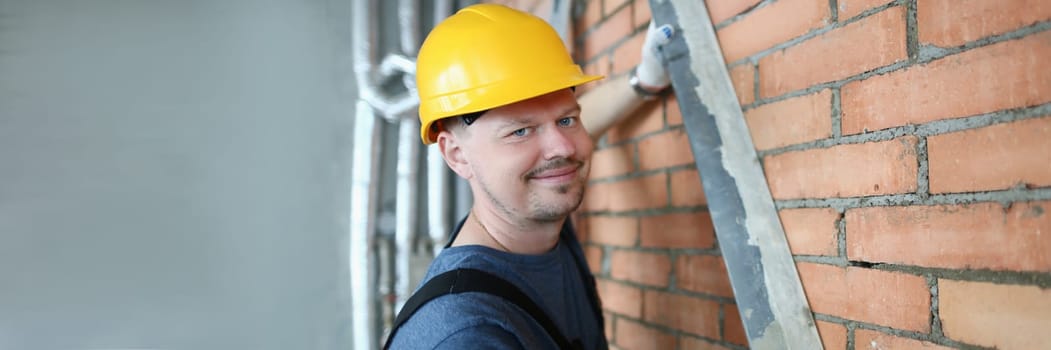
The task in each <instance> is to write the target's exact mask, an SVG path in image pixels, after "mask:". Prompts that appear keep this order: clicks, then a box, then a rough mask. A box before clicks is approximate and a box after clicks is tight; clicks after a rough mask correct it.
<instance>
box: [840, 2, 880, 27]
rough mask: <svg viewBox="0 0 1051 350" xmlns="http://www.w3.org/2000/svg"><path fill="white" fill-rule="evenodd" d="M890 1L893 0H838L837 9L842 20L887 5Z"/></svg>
mask: <svg viewBox="0 0 1051 350" xmlns="http://www.w3.org/2000/svg"><path fill="white" fill-rule="evenodd" d="M888 2H891V0H838V1H837V3H836V11H838V15H839V21H840V22H842V21H846V20H848V19H851V18H854V16H857V15H860V14H861V13H862V12H865V11H866V10H868V9H871V8H873V7H876V6H880V5H886V4H887V3H888Z"/></svg>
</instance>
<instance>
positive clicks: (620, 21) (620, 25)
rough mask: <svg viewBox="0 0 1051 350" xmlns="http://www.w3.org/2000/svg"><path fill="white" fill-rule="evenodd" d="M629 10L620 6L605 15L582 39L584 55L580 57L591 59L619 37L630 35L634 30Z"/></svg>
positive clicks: (610, 45) (586, 59)
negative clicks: (603, 19) (614, 11)
mask: <svg viewBox="0 0 1051 350" xmlns="http://www.w3.org/2000/svg"><path fill="white" fill-rule="evenodd" d="M631 12H632V11H631V9H630V8H622V9H621V10H620V11H617V12H616V13H613V14H612V15H610V16H608V17H606V19H605V21H603V22H602V23H601V24H599V25H598V26H597V27H595V29H593V30H592V31H591V32H590V33H588V34H587V38H585V39H584V52H583V54H584V55H583V56H581V57H582V58H583V59H584V60H585V61H588V60H591V58H592V57H595V56H596V55H598V53H600V52H602V51H605V50H607V49H609V48H610V47H612V46H613V44H614V43H616V42H617V41H619V40H620V39H623V38H625V37H627V36H628V35H631V33H632V32H634V31H635V26H634V23H632V17H631V16H632V15H631Z"/></svg>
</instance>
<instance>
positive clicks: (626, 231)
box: [586, 215, 639, 246]
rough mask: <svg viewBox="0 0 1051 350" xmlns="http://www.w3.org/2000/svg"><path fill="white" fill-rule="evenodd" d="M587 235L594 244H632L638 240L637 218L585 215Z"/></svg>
mask: <svg viewBox="0 0 1051 350" xmlns="http://www.w3.org/2000/svg"><path fill="white" fill-rule="evenodd" d="M586 220H587V225H588V236H589V237H590V238H591V242H592V243H595V244H603V245H613V246H634V245H635V241H636V240H638V236H639V234H638V224H637V223H638V219H636V218H630V217H612V216H597V215H592V216H588V217H587V219H586Z"/></svg>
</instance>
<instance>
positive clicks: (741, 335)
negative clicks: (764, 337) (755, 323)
mask: <svg viewBox="0 0 1051 350" xmlns="http://www.w3.org/2000/svg"><path fill="white" fill-rule="evenodd" d="M723 340H725V341H728V342H731V343H734V344H737V345H745V346H747V345H748V336H747V335H746V334H745V332H744V325H743V324H742V323H741V314H740V313H739V312H738V309H737V305H733V304H723Z"/></svg>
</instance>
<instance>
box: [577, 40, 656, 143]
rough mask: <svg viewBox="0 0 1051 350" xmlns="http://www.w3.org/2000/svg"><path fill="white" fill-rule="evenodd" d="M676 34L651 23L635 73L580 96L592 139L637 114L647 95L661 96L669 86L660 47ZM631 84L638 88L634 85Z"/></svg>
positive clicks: (584, 118) (601, 85)
mask: <svg viewBox="0 0 1051 350" xmlns="http://www.w3.org/2000/svg"><path fill="white" fill-rule="evenodd" d="M673 34H674V30H673V29H672V27H671V26H669V25H663V26H660V27H655V25H654V24H653V22H652V21H650V26H649V29H648V30H647V33H646V39H645V42H643V44H642V52H641V55H642V57H641V58H640V60H639V65H638V66H636V68H635V70H634V71H633V72H632V73H631V74H627V75H623V76H620V77H616V78H613V79H609V80H607V81H605V82H603V83H602V84H600V85H599V86H596V87H594V88H592V89H591V90H588V91H587V92H585V93H584V95H582V96H581V97H580V106H581V111H582V113H583V114H582V115H581V121H583V123H584V128H585V129H587V131H588V134H589V135H591V138H592V139H594V140H598V139H599V137H602V134H604V133H605V132H606V130H609V128H610V127H612V126H613V125H614V124H616V123H617V122H619V121H621V120H622V119H624V118H625V117H627V116H628V115H631V114H632V113H633V112H635V110H636V109H638V108H639V106H641V105H642V104H643V103H644V102H646V98H647V97H648V96H654V95H656V94H659V93H660V92H661V91H663V90H664V89H665V88H667V87H668V84H669V79H668V71H667V70H666V69H665V68H664V66H663V65H662V63H661V59H660V45H663V44H665V43H667V42H668V40H670V39H671V36H672V35H673ZM632 77H637V79H632ZM632 81H634V82H635V84H636V85H637V87H638V88H636V87H634V86H633V85H632Z"/></svg>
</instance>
